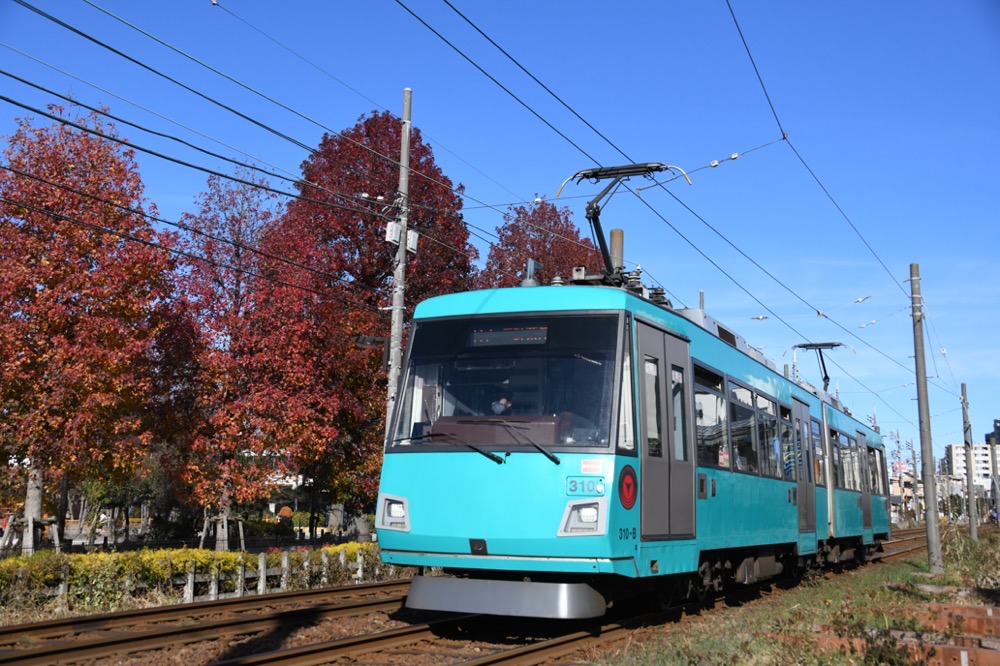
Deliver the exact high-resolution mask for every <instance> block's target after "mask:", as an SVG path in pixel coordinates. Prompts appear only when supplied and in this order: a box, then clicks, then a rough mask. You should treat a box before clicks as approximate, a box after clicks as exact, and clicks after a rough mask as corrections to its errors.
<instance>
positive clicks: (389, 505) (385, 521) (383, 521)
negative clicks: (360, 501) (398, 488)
mask: <svg viewBox="0 0 1000 666" xmlns="http://www.w3.org/2000/svg"><path fill="white" fill-rule="evenodd" d="M375 522H376V523H377V525H378V528H379V529H383V530H397V531H400V532H409V531H410V509H409V503H408V502H407V500H406V498H404V497H394V496H392V495H382V496H380V497H379V504H378V510H377V512H376V516H375Z"/></svg>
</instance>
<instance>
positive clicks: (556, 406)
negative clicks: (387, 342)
mask: <svg viewBox="0 0 1000 666" xmlns="http://www.w3.org/2000/svg"><path fill="white" fill-rule="evenodd" d="M618 322H619V318H618V316H617V315H575V316H573V315H560V316H552V315H548V316H519V317H488V318H463V319H442V320H432V321H421V322H417V323H416V326H415V329H414V331H413V338H412V346H411V349H410V357H409V366H408V368H407V372H406V375H405V376H406V384H405V386H403V387H402V390H401V392H400V395H399V409H398V410H397V414H396V426H395V429H394V436H393V437H392V438H390V442H389V446H390V448H395V447H406V448H407V449H412V447H416V446H421V447H453V446H457V447H461V446H463V445H464V446H473V447H479V446H482V447H500V448H501V449H507V450H509V449H513V448H517V447H521V446H523V447H525V448H528V449H531V448H539V447H558V448H564V447H577V446H582V447H602V446H606V445H607V444H608V436H609V432H610V421H611V404H612V390H613V385H614V377H615V372H614V368H615V358H616V350H617V349H618V347H619V345H618V328H619V323H618ZM493 450H497V449H496V448H494V449H493Z"/></svg>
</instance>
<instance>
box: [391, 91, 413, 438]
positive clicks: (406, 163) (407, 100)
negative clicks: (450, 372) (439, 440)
mask: <svg viewBox="0 0 1000 666" xmlns="http://www.w3.org/2000/svg"><path fill="white" fill-rule="evenodd" d="M412 97H413V91H412V90H411V89H410V88H403V130H402V139H401V140H400V147H399V196H398V199H397V203H396V205H397V210H398V221H399V247H397V248H396V268H395V270H394V271H393V273H392V332H391V333H390V337H389V396H388V398H387V400H386V405H385V432H386V436H387V437H388V436H389V427H390V421H392V410H393V408H394V407H395V406H396V394H397V393H398V392H399V372H400V366H402V364H403V315H404V314H405V310H404V303H405V301H404V299H403V296H404V294H405V293H406V240H407V238H406V235H407V231H408V229H407V227H408V226H409V217H410V105H411V101H412Z"/></svg>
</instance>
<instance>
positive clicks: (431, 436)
mask: <svg viewBox="0 0 1000 666" xmlns="http://www.w3.org/2000/svg"><path fill="white" fill-rule="evenodd" d="M438 437H447V438H449V439H454V440H455V441H456V442H458V443H459V444H464V445H465V446H467V447H469V448H470V449H472V450H473V451H475V452H476V453H481V454H483V455H484V456H486V457H487V458H489V459H490V460H492V461H493V462H495V463H496V464H498V465H502V464H504V462H506V461H505V460H504V459H503V458H501V457H500V456H498V455H497V454H495V453H492V452H491V451H487V450H486V449H482V448H480V447H478V446H476V445H475V444H470V443H469V442H463V441H462V440H460V439H458V438H457V437H455V435H453V434H452V433H450V432H429V433H427V434H426V435H415V436H414V437H399V438H397V439H394V440H392V442H393V443H394V444H395V443H396V442H405V441H420V440H424V439H436V438H438Z"/></svg>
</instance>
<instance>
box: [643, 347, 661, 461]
mask: <svg viewBox="0 0 1000 666" xmlns="http://www.w3.org/2000/svg"><path fill="white" fill-rule="evenodd" d="M643 368H644V372H643V382H644V383H645V391H644V394H645V402H646V404H645V409H644V411H645V412H646V450H647V453H648V454H649V455H650V456H651V457H653V458H662V457H663V437H662V435H661V432H662V427H663V425H662V424H663V418H662V415H661V414H660V363H659V361H658V360H657V359H655V358H653V357H652V356H647V357H646V358H645V363H644V364H643Z"/></svg>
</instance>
